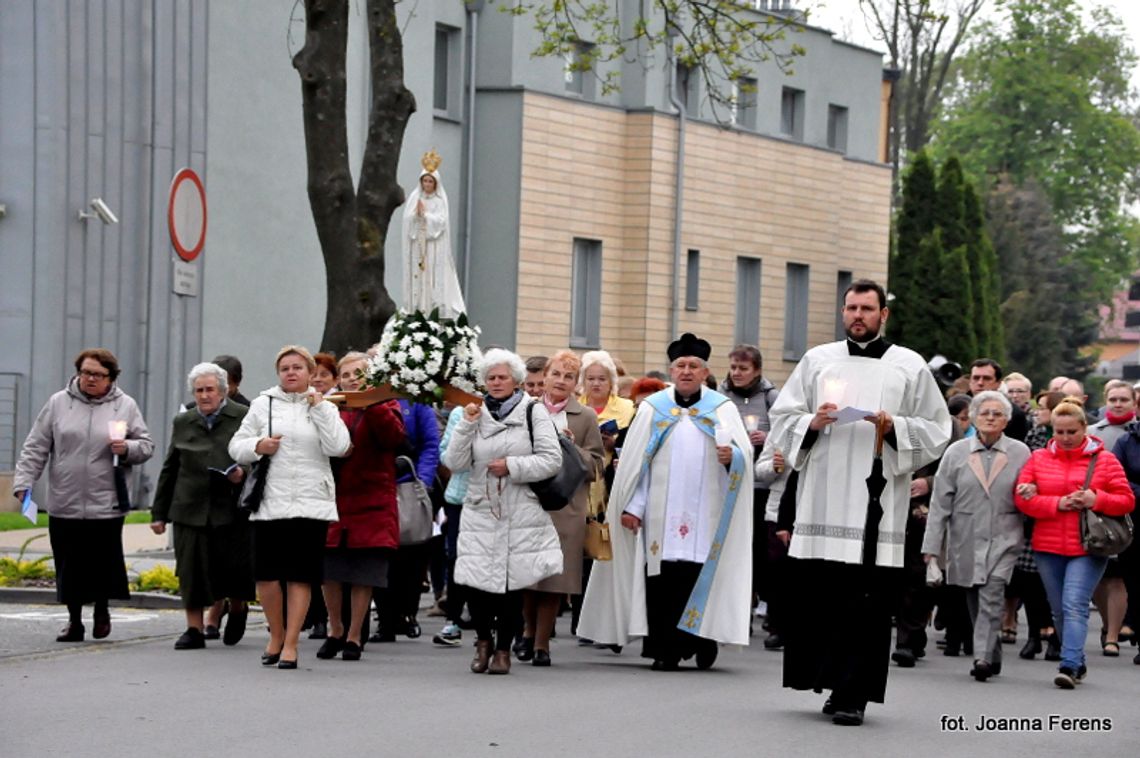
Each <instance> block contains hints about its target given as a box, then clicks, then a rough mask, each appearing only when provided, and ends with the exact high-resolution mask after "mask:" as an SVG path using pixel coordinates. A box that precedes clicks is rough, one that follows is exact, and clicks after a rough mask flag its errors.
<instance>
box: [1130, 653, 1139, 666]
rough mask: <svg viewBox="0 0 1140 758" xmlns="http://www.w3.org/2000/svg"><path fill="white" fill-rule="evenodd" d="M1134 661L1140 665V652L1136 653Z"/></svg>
mask: <svg viewBox="0 0 1140 758" xmlns="http://www.w3.org/2000/svg"><path fill="white" fill-rule="evenodd" d="M1132 662H1133V663H1135V664H1136V665H1137V666H1140V653H1137V654H1136V657H1135V658H1133V659H1132Z"/></svg>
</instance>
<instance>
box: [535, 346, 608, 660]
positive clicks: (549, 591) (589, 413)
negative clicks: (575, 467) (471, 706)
mask: <svg viewBox="0 0 1140 758" xmlns="http://www.w3.org/2000/svg"><path fill="white" fill-rule="evenodd" d="M581 369H582V361H581V359H579V358H578V356H577V355H575V354H574V353H573V352H571V351H569V350H559V351H558V352H557V353H555V354H554V355H552V356H551V357H550V360H548V361H547V362H546V369H545V371H544V372H543V395H542V404H543V406H544V407H545V408H546V411H547V413H549V414H550V418H551V420H553V421H554V428H555V429H557V430H558V432H559V434H564V435H566V436H567V437H568V438H569V439H570V441H571V442H573V443H574V445H575V446H576V447H577V448H578V453H579V454H580V455H581V456H582V460H583V462H585V464H586V470H587V472H588V473H587V475H586V481H584V482H582V484H581V486H580V487H579V488H578V491H577V492H576V493H575V494H574V499H573V500H572V501H571V502H570V503H569V504H568V505H567V506H566V507H565V508H563V509H562V510H558V511H551V513H550V518H551V520H552V521H553V522H554V528H555V529H557V530H558V539H559V541H560V542H561V544H562V566H563V568H562V573H561V574H557V575H555V576H552V577H549V578H547V579H543V580H542V581H541V582H539V583H538V584H536V585H534V587H531V588H530V589H528V590H525V591H524V592H523V639H522V644H521V645H519V646H517V647H516V648H515V651H516V652H515V654H516V655H517V656H518V658H519V660H520V661H526V660H531V659H533V661H534V665H535V666H549V665H550V636H551V634H552V633H553V632H554V619H555V618H556V617H557V616H558V608H559V606H560V605H561V604H562V598H563V597H565V596H566V595H580V594H582V554H583V553H582V551H583V543H584V542H585V540H586V506H587V500H588V499H589V493H590V482H592V481H593V480H594V479H595V478H596V477H597V476H598V474H599V473H600V471H601V468H602V466H604V465H605V464H604V461H605V448H604V447H603V446H602V433H601V432H600V431H599V430H598V415H597V414H596V413H594V411H593V409H591V408H586V407H584V406H583V405H582V404H581V403H580V402H578V400H577V398H575V397H574V388H575V387H576V386H577V385H578V374H579V373H580V372H581Z"/></svg>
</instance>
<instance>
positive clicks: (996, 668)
mask: <svg viewBox="0 0 1140 758" xmlns="http://www.w3.org/2000/svg"><path fill="white" fill-rule="evenodd" d="M1000 674H1001V661H998V662H997V663H991V664H990V676H999V675H1000Z"/></svg>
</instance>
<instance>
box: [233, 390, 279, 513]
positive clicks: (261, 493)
mask: <svg viewBox="0 0 1140 758" xmlns="http://www.w3.org/2000/svg"><path fill="white" fill-rule="evenodd" d="M266 436H267V437H272V436H273V398H269V434H267V435H266ZM272 460H273V456H271V455H263V456H261V457H260V458H258V459H257V461H256V462H255V463H254V464H253V467H252V468H251V469H250V472H249V476H247V477H246V478H245V484H244V485H243V486H242V490H241V498H240V499H239V500H238V503H239V504H240V507H241V509H242V510H243V511H246V512H248V513H257V509H258V508H260V507H261V499H262V498H263V497H265V480H266V479H267V478H268V477H269V464H270V462H272Z"/></svg>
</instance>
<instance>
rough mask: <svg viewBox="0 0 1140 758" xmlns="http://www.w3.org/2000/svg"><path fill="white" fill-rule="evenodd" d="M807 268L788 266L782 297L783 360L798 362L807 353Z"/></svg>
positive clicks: (800, 265)
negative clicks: (784, 290)
mask: <svg viewBox="0 0 1140 758" xmlns="http://www.w3.org/2000/svg"><path fill="white" fill-rule="evenodd" d="M807 317H808V267H807V266H805V265H803V264H801V263H789V264H788V281H787V289H786V292H785V295H784V360H786V361H798V360H799V359H800V358H802V357H803V354H804V353H805V352H806V351H807V326H808V325H807Z"/></svg>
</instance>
